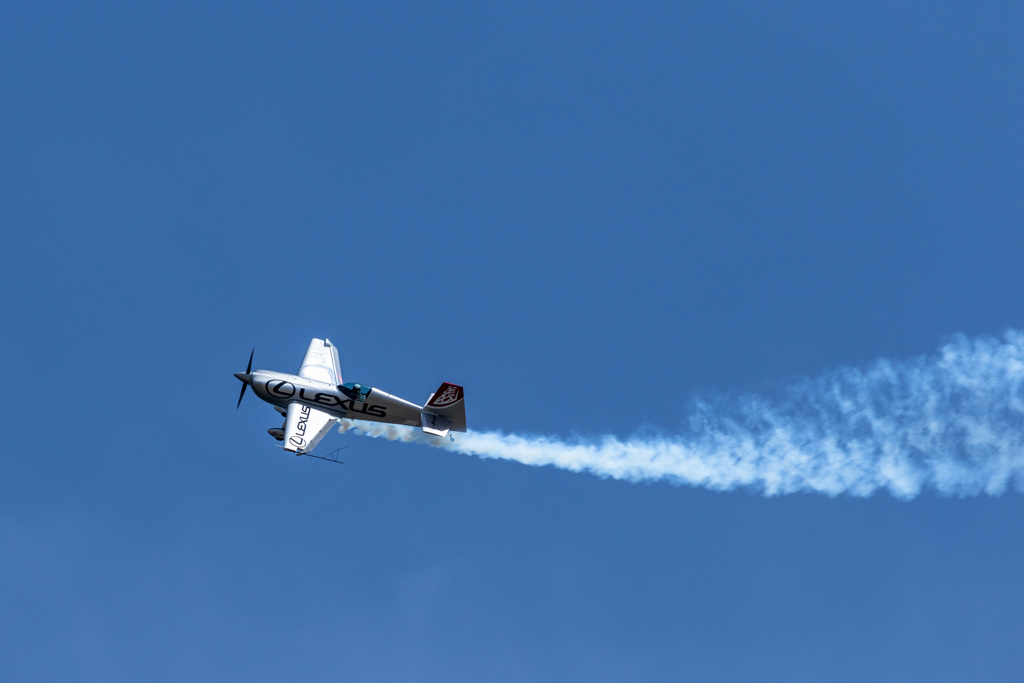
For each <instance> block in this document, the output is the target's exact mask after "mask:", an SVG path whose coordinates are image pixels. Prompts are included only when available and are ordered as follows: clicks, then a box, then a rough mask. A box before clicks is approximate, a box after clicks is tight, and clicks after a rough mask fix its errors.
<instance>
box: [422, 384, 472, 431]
mask: <svg viewBox="0 0 1024 683" xmlns="http://www.w3.org/2000/svg"><path fill="white" fill-rule="evenodd" d="M465 398H466V395H465V392H464V391H463V390H462V387H460V386H458V385H457V384H449V383H448V382H445V383H444V384H442V385H441V386H440V387H438V389H437V391H435V392H434V393H433V394H431V395H430V398H428V399H427V402H426V404H425V405H424V406H423V408H422V409H421V410H420V420H421V421H422V423H423V431H424V432H426V433H427V434H434V435H435V436H445V435H446V434H447V433H448V431H449V430H451V431H453V432H464V431H466V400H465Z"/></svg>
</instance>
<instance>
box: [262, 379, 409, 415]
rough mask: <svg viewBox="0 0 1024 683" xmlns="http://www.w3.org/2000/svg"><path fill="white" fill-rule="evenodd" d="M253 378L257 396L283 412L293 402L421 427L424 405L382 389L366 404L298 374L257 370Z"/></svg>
mask: <svg viewBox="0 0 1024 683" xmlns="http://www.w3.org/2000/svg"><path fill="white" fill-rule="evenodd" d="M251 377H252V389H253V391H255V392H256V395H257V396H259V397H260V398H261V399H262V400H264V401H266V402H267V403H270V404H273V405H275V406H278V407H279V408H281V409H282V410H286V409H287V408H288V404H289V403H294V402H298V403H303V404H306V405H308V406H310V407H311V408H316V409H317V410H321V411H323V412H325V413H329V414H330V415H331V416H332V417H336V418H339V419H343V418H347V419H350V420H369V421H371V422H389V423H392V424H407V425H416V426H418V425H419V424H420V411H421V408H420V406H418V405H416V404H415V403H410V402H409V401H406V400H405V399H401V398H398V397H397V396H392V395H391V394H388V393H386V392H383V391H380V390H379V389H372V390H371V391H370V393H369V394H368V395H367V397H366V400H365V401H357V400H353V399H351V398H348V397H347V396H345V395H344V394H343V393H341V391H340V390H339V389H338V387H336V386H333V385H331V384H328V383H326V382H318V381H317V380H313V379H308V378H306V377H299V376H298V375H290V374H288V373H284V372H273V371H269V370H254V371H253V372H252V375H251Z"/></svg>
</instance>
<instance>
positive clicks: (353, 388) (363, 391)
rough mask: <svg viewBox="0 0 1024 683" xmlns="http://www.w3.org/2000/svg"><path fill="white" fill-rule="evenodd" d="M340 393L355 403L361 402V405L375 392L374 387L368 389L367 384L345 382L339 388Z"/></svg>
mask: <svg viewBox="0 0 1024 683" xmlns="http://www.w3.org/2000/svg"><path fill="white" fill-rule="evenodd" d="M338 391H340V392H341V393H343V394H345V395H346V396H348V397H349V398H350V399H352V400H353V401H359V402H360V403H365V402H366V397H367V396H369V395H370V392H371V391H373V387H368V386H366V385H365V384H356V383H354V382H345V383H344V384H341V385H339V386H338Z"/></svg>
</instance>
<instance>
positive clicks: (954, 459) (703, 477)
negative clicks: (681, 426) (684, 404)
mask: <svg viewBox="0 0 1024 683" xmlns="http://www.w3.org/2000/svg"><path fill="white" fill-rule="evenodd" d="M693 403H694V406H693V408H692V410H691V412H690V415H689V418H688V428H687V429H685V430H683V432H682V433H681V434H678V435H671V436H669V435H646V434H645V435H638V436H634V437H630V438H621V437H618V436H599V437H594V438H589V439H588V438H573V439H562V438H558V437H553V436H526V435H516V434H504V433H501V432H469V433H467V434H456V435H455V441H450V440H447V439H438V438H436V437H430V436H427V435H425V434H423V433H422V432H421V431H420V430H419V429H415V428H411V427H399V426H394V425H377V424H373V423H367V422H352V421H349V420H344V421H343V424H342V426H341V431H346V430H348V429H352V430H355V431H356V432H357V433H360V434H364V435H367V436H373V437H381V436H382V437H385V438H388V439H392V440H395V439H397V440H401V441H414V442H418V443H426V444H430V445H433V446H436V447H439V448H444V449H446V450H449V451H454V452H457V453H464V454H466V455H476V456H479V457H481V458H501V459H505V460H514V461H516V462H520V463H523V464H526V465H552V466H554V467H560V468H562V469H567V470H572V471H574V472H590V473H592V474H596V475H598V476H600V477H612V478H614V479H622V480H625V481H630V482H645V481H658V480H662V481H668V482H671V483H674V484H686V485H690V486H702V487H706V488H709V489H712V490H715V491H729V490H733V489H736V488H748V489H753V490H757V491H761V492H763V493H764V494H765V495H778V494H783V493H795V492H799V491H806V492H816V493H824V494H827V495H829V496H835V495H838V494H848V495H853V496H869V495H871V494H873V493H875V492H877V491H880V490H886V491H888V492H889V493H890V494H892V495H893V496H895V497H896V498H901V499H909V498H913V497H915V496H917V495H918V494H919V493H920V492H921V491H923V490H926V489H931V490H934V491H936V492H937V493H939V494H942V495H956V496H969V495H978V494H981V493H986V494H989V495H1000V494H1002V493H1003V492H1005V491H1006V490H1007V489H1008V488H1015V489H1017V490H1018V491H1024V332H1019V331H1013V330H1011V331H1008V332H1006V333H1005V334H1004V335H1003V337H1002V339H997V338H994V337H980V338H973V339H972V338H967V337H963V336H957V337H954V338H953V339H952V340H951V341H950V342H949V343H947V344H946V345H945V346H943V347H942V348H941V349H940V350H939V351H938V353H937V354H934V355H931V356H923V357H919V358H913V359H910V360H903V361H889V360H880V361H876V362H875V363H873V364H872V365H870V366H868V367H866V368H841V369H839V370H833V371H830V372H827V373H825V374H823V375H821V376H820V377H817V378H815V379H806V380H801V381H799V382H796V383H794V384H792V385H791V386H789V387H787V388H786V389H785V390H784V391H783V392H782V396H781V398H779V399H776V400H773V401H769V400H767V399H764V398H761V397H758V396H753V395H741V396H732V397H718V398H714V399H703V400H695V401H694V402H693Z"/></svg>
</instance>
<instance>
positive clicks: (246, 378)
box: [235, 372, 252, 384]
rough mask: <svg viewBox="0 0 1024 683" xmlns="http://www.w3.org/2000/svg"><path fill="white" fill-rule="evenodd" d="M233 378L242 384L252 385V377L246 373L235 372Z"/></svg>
mask: <svg viewBox="0 0 1024 683" xmlns="http://www.w3.org/2000/svg"><path fill="white" fill-rule="evenodd" d="M235 377H237V378H238V379H239V381H241V382H242V383H243V384H252V375H251V374H249V373H248V372H236V373H235Z"/></svg>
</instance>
